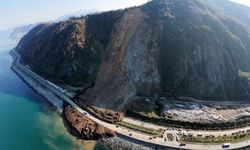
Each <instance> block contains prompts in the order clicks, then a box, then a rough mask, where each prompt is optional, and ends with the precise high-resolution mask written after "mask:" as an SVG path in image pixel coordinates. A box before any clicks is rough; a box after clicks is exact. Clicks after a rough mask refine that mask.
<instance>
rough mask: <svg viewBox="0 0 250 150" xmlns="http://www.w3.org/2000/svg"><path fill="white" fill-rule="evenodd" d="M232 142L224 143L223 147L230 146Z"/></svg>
mask: <svg viewBox="0 0 250 150" xmlns="http://www.w3.org/2000/svg"><path fill="white" fill-rule="evenodd" d="M230 145H231V143H224V144H222V148H229V147H230Z"/></svg>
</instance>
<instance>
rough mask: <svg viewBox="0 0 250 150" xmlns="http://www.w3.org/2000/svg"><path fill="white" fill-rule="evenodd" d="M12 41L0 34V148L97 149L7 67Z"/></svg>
mask: <svg viewBox="0 0 250 150" xmlns="http://www.w3.org/2000/svg"><path fill="white" fill-rule="evenodd" d="M15 44H16V41H13V40H9V39H8V38H7V36H6V35H4V36H3V35H1V33H0V150H78V149H79V150H92V149H95V150H101V149H105V148H104V147H102V146H100V145H98V144H96V142H94V141H82V140H78V139H76V138H75V137H73V136H71V135H70V134H69V133H68V131H67V130H66V128H65V126H64V124H63V121H62V119H61V118H60V116H59V115H58V114H57V113H56V112H55V111H54V109H53V108H52V107H51V105H50V104H49V103H48V102H47V101H46V100H45V99H44V98H42V97H41V96H39V95H38V94H36V93H35V92H33V91H32V90H31V89H30V88H29V87H28V86H27V85H26V84H25V83H24V82H23V81H22V80H20V79H19V78H18V77H17V75H16V74H15V73H13V71H12V70H11V69H10V66H11V63H12V59H11V57H10V56H9V55H8V51H9V50H10V49H11V48H13V47H14V46H15Z"/></svg>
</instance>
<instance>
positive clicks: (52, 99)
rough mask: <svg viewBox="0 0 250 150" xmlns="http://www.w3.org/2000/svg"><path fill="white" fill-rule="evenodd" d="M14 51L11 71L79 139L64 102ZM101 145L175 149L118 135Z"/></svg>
mask: <svg viewBox="0 0 250 150" xmlns="http://www.w3.org/2000/svg"><path fill="white" fill-rule="evenodd" d="M13 51H14V49H13V50H11V51H10V52H9V54H10V55H11V56H12V58H13V63H12V66H11V69H12V70H13V71H14V72H15V73H16V75H18V77H20V78H21V79H22V80H23V81H24V82H25V83H26V84H27V85H28V86H29V87H30V88H31V89H33V90H34V91H35V92H36V93H38V94H39V95H41V96H42V97H44V98H45V99H46V100H48V102H49V103H50V104H51V105H52V106H53V107H54V108H55V109H56V111H57V112H58V113H59V114H60V116H61V117H62V119H63V121H64V124H65V126H66V128H67V130H68V132H69V133H70V134H72V135H73V136H75V137H76V138H78V139H79V136H77V135H76V134H73V133H74V132H73V131H74V130H73V129H72V128H71V127H70V126H69V125H68V124H66V123H65V122H66V118H65V117H64V114H63V111H64V102H63V100H62V99H61V98H60V97H58V96H57V95H55V94H54V93H53V92H51V91H50V90H49V89H48V88H46V87H44V86H43V85H41V84H40V83H39V82H37V81H36V80H35V79H33V78H32V77H30V76H29V75H28V74H27V73H26V72H25V71H22V69H20V68H19V67H18V66H17V65H16V61H17V58H16V56H15V54H13V53H14V52H13ZM99 142H100V144H102V145H103V146H105V147H108V148H110V149H135V150H155V149H160V150H172V149H173V148H167V147H161V146H158V145H154V144H151V143H145V142H142V141H138V140H135V139H131V138H128V137H125V136H123V135H120V134H117V136H115V137H110V138H103V139H101V140H99Z"/></svg>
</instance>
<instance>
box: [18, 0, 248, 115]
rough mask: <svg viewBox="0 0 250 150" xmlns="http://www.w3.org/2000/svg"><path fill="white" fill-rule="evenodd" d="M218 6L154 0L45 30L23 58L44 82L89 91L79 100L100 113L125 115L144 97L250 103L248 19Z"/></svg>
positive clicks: (27, 42)
mask: <svg viewBox="0 0 250 150" xmlns="http://www.w3.org/2000/svg"><path fill="white" fill-rule="evenodd" d="M223 2H225V3H230V4H231V2H229V1H223ZM218 6H219V5H216V7H215V6H214V4H212V1H209V0H207V1H200V0H152V1H150V2H148V3H147V4H145V5H142V6H139V7H133V8H128V9H125V10H118V11H111V12H105V13H99V14H93V15H88V16H86V17H80V18H71V19H69V20H67V21H63V22H59V23H54V24H41V25H38V26H36V27H35V28H34V29H32V30H31V31H30V32H29V33H28V34H27V35H26V36H24V38H22V40H21V41H20V43H19V44H18V46H17V51H18V52H19V53H20V54H21V56H22V59H21V61H22V63H23V64H25V65H29V66H30V67H31V68H32V69H33V70H34V71H35V72H36V73H38V74H40V75H42V76H44V77H45V78H47V79H49V80H52V81H54V82H56V83H58V84H67V85H71V86H85V87H88V88H89V89H88V90H87V91H86V93H84V94H82V95H81V96H79V98H80V99H82V101H84V103H85V102H89V103H90V104H94V105H95V106H98V107H103V108H111V109H114V110H118V111H123V110H126V109H127V108H128V107H130V106H133V103H134V102H136V101H137V99H140V98H145V97H151V99H154V100H157V99H158V98H159V97H166V98H176V99H177V98H179V97H183V96H185V97H192V98H195V99H201V100H214V101H232V100H237V101H241V100H246V99H248V98H250V87H249V81H250V80H249V79H250V59H249V57H250V27H249V26H248V25H247V19H246V20H245V19H240V18H237V17H236V16H234V14H233V15H232V14H228V12H227V11H226V9H228V10H229V9H230V7H228V8H225V10H224V8H223V9H222V8H220V9H219V8H218ZM223 6H224V5H223ZM244 20H245V21H244ZM243 21H244V22H243ZM131 104H132V105H131Z"/></svg>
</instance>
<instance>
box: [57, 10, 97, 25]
mask: <svg viewBox="0 0 250 150" xmlns="http://www.w3.org/2000/svg"><path fill="white" fill-rule="evenodd" d="M96 12H98V10H95V9H90V10H82V11H76V12H72V13H70V14H67V15H64V16H61V17H59V18H57V19H56V20H55V21H54V22H60V21H65V20H68V19H70V18H71V17H81V16H86V15H88V14H93V13H96Z"/></svg>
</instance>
